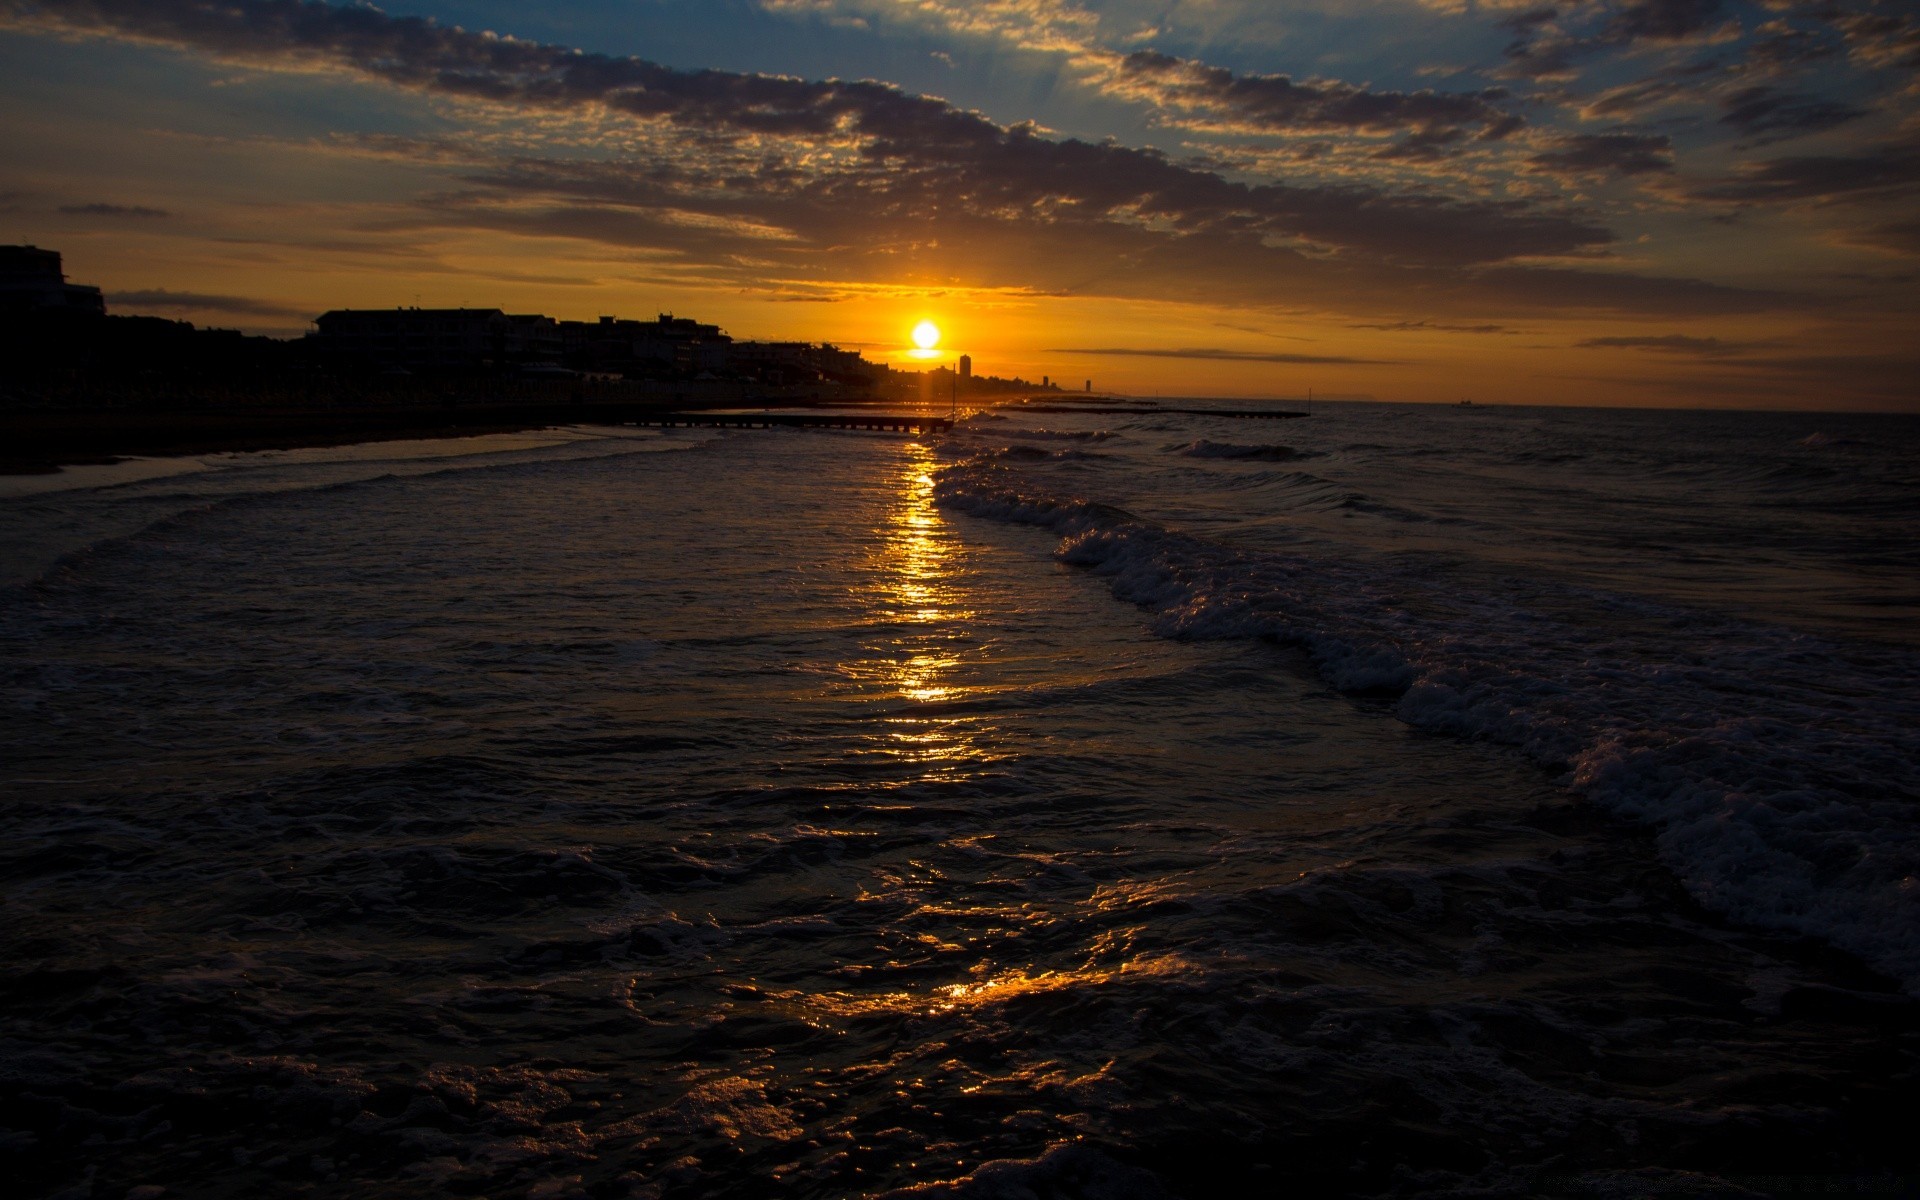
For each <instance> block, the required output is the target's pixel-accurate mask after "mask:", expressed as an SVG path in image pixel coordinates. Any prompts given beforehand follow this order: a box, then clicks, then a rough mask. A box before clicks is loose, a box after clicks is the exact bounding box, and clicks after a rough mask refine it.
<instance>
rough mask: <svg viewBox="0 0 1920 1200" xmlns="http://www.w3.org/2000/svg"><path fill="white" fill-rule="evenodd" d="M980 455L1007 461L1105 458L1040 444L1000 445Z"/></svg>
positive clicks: (1071, 460) (1084, 451) (1076, 460)
mask: <svg viewBox="0 0 1920 1200" xmlns="http://www.w3.org/2000/svg"><path fill="white" fill-rule="evenodd" d="M981 457H984V458H995V459H1004V460H1006V461H1009V462H1079V461H1084V460H1087V459H1094V458H1105V457H1106V455H1104V454H1096V453H1093V452H1092V451H1089V450H1075V449H1073V448H1071V447H1068V448H1065V449H1061V450H1048V449H1045V448H1044V447H1040V446H1002V447H1000V448H999V449H996V450H989V451H987V452H985V454H983V455H982V456H981Z"/></svg>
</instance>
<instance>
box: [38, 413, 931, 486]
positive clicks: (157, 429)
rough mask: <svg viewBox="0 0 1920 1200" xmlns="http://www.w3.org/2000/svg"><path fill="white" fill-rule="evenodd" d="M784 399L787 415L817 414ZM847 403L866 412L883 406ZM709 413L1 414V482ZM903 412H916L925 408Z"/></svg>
mask: <svg viewBox="0 0 1920 1200" xmlns="http://www.w3.org/2000/svg"><path fill="white" fill-rule="evenodd" d="M770 399H772V398H770ZM779 399H780V401H781V402H780V403H779V405H778V407H782V408H795V407H800V408H804V407H811V406H812V405H809V404H808V403H807V402H805V401H798V402H796V401H795V400H790V399H785V398H779ZM819 403H820V404H821V405H822V406H825V405H826V404H827V403H828V402H825V401H822V402H819ZM840 403H841V404H843V405H847V406H853V405H857V406H859V407H868V406H870V405H873V404H875V403H877V402H876V401H855V402H852V404H848V402H845V401H842V402H840ZM708 407H715V406H714V405H708V404H698V403H696V404H688V403H684V402H681V403H674V402H662V401H625V402H606V401H598V402H595V401H579V402H572V403H557V404H556V403H551V402H547V403H523V404H472V405H465V404H463V405H403V406H392V405H382V406H378V407H354V408H253V409H233V408H220V409H179V410H152V409H24V410H15V411H13V412H5V413H0V441H4V443H5V444H6V445H7V446H8V451H7V453H6V454H4V455H0V475H5V476H28V475H52V474H57V473H58V472H59V471H60V470H61V469H62V468H64V467H73V466H92V465H112V464H114V463H118V462H124V461H125V460H127V459H129V458H168V457H184V456H191V455H195V454H225V453H240V452H251V451H261V450H303V449H313V448H319V447H328V446H349V445H362V444H365V443H370V442H390V441H403V440H410V439H415V438H420V439H432V438H451V437H481V436H485V435H488V434H499V433H524V432H527V431H530V430H537V429H549V428H553V427H555V426H561V425H621V424H627V423H630V422H635V421H647V420H654V419H657V418H659V417H660V416H661V415H663V414H666V413H672V412H689V411H696V410H699V409H702V408H708ZM725 407H738V404H737V403H733V404H728V405H726V406H725ZM898 407H899V408H900V409H901V410H903V411H909V410H917V409H918V408H919V407H920V406H918V405H914V404H900V405H899V406H898Z"/></svg>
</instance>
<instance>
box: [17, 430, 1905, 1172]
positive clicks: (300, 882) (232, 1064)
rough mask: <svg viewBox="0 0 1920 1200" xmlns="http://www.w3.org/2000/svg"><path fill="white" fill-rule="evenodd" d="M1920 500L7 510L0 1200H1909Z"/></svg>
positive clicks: (1456, 453) (714, 445)
mask: <svg viewBox="0 0 1920 1200" xmlns="http://www.w3.org/2000/svg"><path fill="white" fill-rule="evenodd" d="M1916 464H1920V422H1916V421H1914V420H1913V419H1911V418H1895V417H1848V416H1839V417H1836V416H1810V415H1808V416H1762V415H1753V414H1706V413H1635V412H1624V411H1605V412H1603V411H1569V410H1551V409H1520V408H1512V409H1506V408H1502V409H1484V410H1483V409H1438V408H1413V407H1393V406H1377V405H1336V406H1327V407H1326V408H1324V409H1323V408H1320V407H1318V406H1317V407H1316V411H1315V414H1314V416H1313V417H1312V418H1311V419H1310V420H1301V421H1286V422H1277V421H1246V420H1231V419H1224V418H1220V417H1206V416H1187V415H1177V414H1169V413H1165V412H1153V411H1140V412H1123V413H1095V412H1084V411H1067V412H1060V411H1049V412H1040V411H1030V410H1022V409H1018V408H1013V409H1008V410H1004V411H1001V412H987V413H981V414H977V415H976V416H975V417H973V418H971V419H970V420H968V421H967V422H966V423H965V424H964V425H963V427H962V428H960V429H959V430H957V431H956V432H954V433H953V434H951V435H949V436H945V437H942V438H939V439H929V440H925V441H916V440H908V439H900V438H890V437H874V436H864V435H855V434H840V433H830V432H800V431H764V432H754V433H734V434H725V435H720V434H715V433H712V432H705V431H691V430H680V431H672V432H669V433H666V434H657V433H652V432H647V431H636V430H612V429H574V430H562V431H553V432H550V433H546V434H538V435H521V436H516V437H511V438H491V439H488V438H482V439H469V440H465V441H460V442H449V443H431V444H409V445H389V446H385V447H381V446H375V447H362V448H348V449H343V450H331V451H301V452H290V453H278V454H260V455H232V456H220V457H217V458H213V459H207V460H182V461H175V462H170V463H163V464H153V463H145V464H141V463H136V464H127V465H123V466H121V467H114V468H94V469H90V472H88V473H77V474H75V475H71V476H66V477H59V478H54V479H51V480H47V479H41V480H10V481H3V482H0V678H3V679H4V684H5V686H4V692H0V788H4V800H0V803H3V804H4V810H5V812H6V814H7V825H6V829H7V832H8V835H9V836H8V837H7V839H6V840H5V842H4V843H3V844H0V881H4V885H5V887H4V904H3V905H0V955H3V956H4V962H5V964H6V968H7V969H6V971H5V973H4V976H3V977H0V990H3V991H4V1004H0V1080H3V1081H4V1086H3V1087H0V1155H4V1157H5V1159H6V1161H7V1165H6V1169H7V1171H8V1177H9V1179H10V1180H12V1181H13V1183H14V1186H15V1187H18V1188H22V1189H23V1192H24V1194H27V1195H36V1196H37V1195H47V1196H72V1197H112V1198H113V1200H120V1198H121V1197H127V1196H130V1195H137V1196H140V1197H142V1200H148V1198H151V1197H155V1196H160V1195H178V1196H194V1197H201V1196H205V1197H250V1196H262V1195H274V1196H279V1195H308V1196H355V1197H361V1196H442V1195H470V1196H491V1197H506V1196H515V1197H517V1196H528V1197H564V1196H592V1197H614V1196H622V1197H625V1196H632V1197H680V1196H688V1197H692V1196H699V1197H708V1196H728V1197H732V1196H739V1197H760V1196H782V1197H785V1196H796V1197H839V1196H882V1195H891V1196H913V1197H938V1196H946V1197H968V1198H979V1197H1006V1198H1009V1200H1012V1198H1024V1197H1062V1198H1064V1197H1089V1198H1091V1197H1102V1198H1108V1200H1112V1198H1116V1197H1163V1196H1182V1197H1213V1196H1238V1195H1269V1194H1273V1195H1280V1194H1296V1195H1303V1196H1386V1195H1393V1196H1488V1195H1515V1196H1524V1195H1641V1194H1656V1193H1657V1194H1665V1195H1688V1194H1746V1195H1794V1194H1812V1193H1821V1194H1824V1193H1826V1192H1830V1191H1833V1190H1846V1191H1847V1192H1848V1194H1856V1195H1859V1194H1880V1195H1912V1194H1916V1191H1917V1190H1920V1167H1916V1165H1915V1163H1914V1158H1915V1154H1914V1152H1913V1150H1912V1148H1911V1144H1910V1143H1911V1138H1910V1116H1909V1114H1910V1112H1911V1110H1912V1108H1913V1101H1912V1095H1913V1091H1914V1088H1915V1083H1916V1081H1915V1077H1914V1070H1915V1066H1916V1062H1917V1061H1920V1020H1917V1019H1916V1016H1917V1012H1916V1010H1917V1009H1920V1004H1917V1003H1916V996H1917V995H1920V774H1917V773H1916V770H1915V766H1916V762H1917V761H1920V753H1916V751H1917V750H1920V702H1917V701H1916V700H1915V699H1914V697H1913V694H1912V690H1913V682H1914V680H1915V679H1916V678H1920V670H1917V669H1916V668H1917V667H1920V623H1916V620H1915V618H1916V616H1917V615H1920V536H1916V535H1920V465H1916ZM139 1189H145V1190H139ZM154 1189H164V1191H156V1190H154Z"/></svg>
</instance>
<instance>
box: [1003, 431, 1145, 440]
mask: <svg viewBox="0 0 1920 1200" xmlns="http://www.w3.org/2000/svg"><path fill="white" fill-rule="evenodd" d="M993 436H995V437H1008V438H1026V439H1027V440H1028V441H1034V442H1104V441H1106V440H1107V439H1108V438H1110V437H1113V436H1115V434H1114V433H1113V431H1112V430H1110V429H996V430H994V431H993Z"/></svg>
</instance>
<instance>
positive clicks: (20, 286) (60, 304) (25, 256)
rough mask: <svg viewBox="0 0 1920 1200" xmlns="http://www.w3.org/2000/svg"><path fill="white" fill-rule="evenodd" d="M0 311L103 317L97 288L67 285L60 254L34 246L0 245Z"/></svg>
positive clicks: (100, 298)
mask: <svg viewBox="0 0 1920 1200" xmlns="http://www.w3.org/2000/svg"><path fill="white" fill-rule="evenodd" d="M0 312H10V313H20V312H69V313H80V314H83V315H87V316H95V317H100V316H105V315H106V312H107V302H106V300H105V299H104V298H103V297H102V296H101V295H100V289H99V288H97V287H88V286H86V285H84V284H78V283H68V282H67V277H66V274H65V273H64V272H62V271H61V269H60V253H59V251H57V250H42V249H41V248H40V247H38V246H0Z"/></svg>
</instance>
